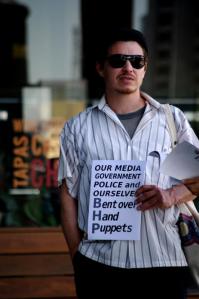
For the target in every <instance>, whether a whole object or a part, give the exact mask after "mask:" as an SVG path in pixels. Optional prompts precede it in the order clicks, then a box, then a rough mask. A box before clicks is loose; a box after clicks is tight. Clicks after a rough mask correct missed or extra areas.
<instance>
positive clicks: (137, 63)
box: [130, 55, 144, 69]
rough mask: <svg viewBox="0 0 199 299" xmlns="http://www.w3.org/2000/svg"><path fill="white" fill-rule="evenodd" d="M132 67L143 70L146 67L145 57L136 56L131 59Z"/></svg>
mask: <svg viewBox="0 0 199 299" xmlns="http://www.w3.org/2000/svg"><path fill="white" fill-rule="evenodd" d="M130 62H131V65H132V67H134V68H135V69H141V68H142V67H143V66H144V57H143V56H140V55H135V56H134V57H133V58H132V59H130Z"/></svg>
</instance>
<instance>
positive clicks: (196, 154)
mask: <svg viewBox="0 0 199 299" xmlns="http://www.w3.org/2000/svg"><path fill="white" fill-rule="evenodd" d="M160 172H162V173H164V174H166V175H169V176H171V177H173V178H176V179H178V180H182V179H188V178H192V177H195V176H199V149H198V148H196V147H195V146H194V145H192V144H190V143H189V142H186V141H184V142H182V143H179V144H178V145H177V146H176V147H175V148H174V150H173V151H172V152H171V153H170V154H169V155H168V156H167V158H166V159H165V160H164V162H163V163H162V165H161V167H160Z"/></svg>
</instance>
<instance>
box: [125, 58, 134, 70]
mask: <svg viewBox="0 0 199 299" xmlns="http://www.w3.org/2000/svg"><path fill="white" fill-rule="evenodd" d="M123 68H125V69H127V70H133V67H132V64H131V63H130V61H129V60H126V61H125V65H124V66H123Z"/></svg>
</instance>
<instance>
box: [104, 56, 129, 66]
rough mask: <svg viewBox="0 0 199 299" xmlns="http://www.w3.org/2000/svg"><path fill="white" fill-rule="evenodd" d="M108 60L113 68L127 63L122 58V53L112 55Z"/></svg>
mask: <svg viewBox="0 0 199 299" xmlns="http://www.w3.org/2000/svg"><path fill="white" fill-rule="evenodd" d="M108 62H109V64H110V66H111V67H113V68H120V67H123V66H124V65H125V63H126V60H125V59H122V55H112V56H110V57H109V58H108Z"/></svg>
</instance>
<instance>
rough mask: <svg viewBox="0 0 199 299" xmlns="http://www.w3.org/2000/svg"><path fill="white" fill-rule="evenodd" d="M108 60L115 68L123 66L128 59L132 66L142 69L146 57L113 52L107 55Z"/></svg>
mask: <svg viewBox="0 0 199 299" xmlns="http://www.w3.org/2000/svg"><path fill="white" fill-rule="evenodd" d="M107 60H108V62H109V64H110V66H111V67H113V68H121V67H123V66H124V65H125V64H126V61H127V60H128V61H130V63H131V65H132V67H133V68H135V69H141V68H142V67H143V66H144V65H145V57H144V56H143V55H123V54H113V55H110V56H109V57H107Z"/></svg>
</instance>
